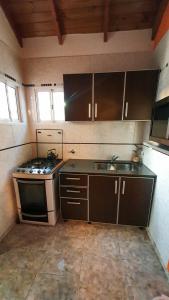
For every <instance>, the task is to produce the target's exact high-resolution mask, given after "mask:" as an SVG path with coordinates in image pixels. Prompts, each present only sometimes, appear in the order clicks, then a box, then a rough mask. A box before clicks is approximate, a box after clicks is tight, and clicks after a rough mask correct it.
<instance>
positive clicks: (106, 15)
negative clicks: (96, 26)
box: [103, 0, 110, 42]
mask: <svg viewBox="0 0 169 300" xmlns="http://www.w3.org/2000/svg"><path fill="white" fill-rule="evenodd" d="M109 5H110V0H104V24H103V26H104V42H107V41H108V30H109V15H110V14H109Z"/></svg>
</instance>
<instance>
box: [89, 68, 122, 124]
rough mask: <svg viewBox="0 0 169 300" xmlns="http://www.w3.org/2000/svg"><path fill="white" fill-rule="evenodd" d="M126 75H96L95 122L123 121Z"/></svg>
mask: <svg viewBox="0 0 169 300" xmlns="http://www.w3.org/2000/svg"><path fill="white" fill-rule="evenodd" d="M124 77H125V73H124V72H123V73H120V72H115V73H98V74H94V120H95V121H112V120H121V119H122V107H123V94H124Z"/></svg>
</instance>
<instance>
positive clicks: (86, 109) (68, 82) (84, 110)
mask: <svg viewBox="0 0 169 300" xmlns="http://www.w3.org/2000/svg"><path fill="white" fill-rule="evenodd" d="M63 80H64V98H65V121H90V120H91V119H92V111H91V109H92V74H68V75H64V76H63Z"/></svg>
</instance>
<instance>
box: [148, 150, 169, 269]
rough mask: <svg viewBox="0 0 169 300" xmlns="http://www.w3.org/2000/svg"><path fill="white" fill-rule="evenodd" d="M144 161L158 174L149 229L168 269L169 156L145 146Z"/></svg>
mask: <svg viewBox="0 0 169 300" xmlns="http://www.w3.org/2000/svg"><path fill="white" fill-rule="evenodd" d="M143 162H144V164H145V165H146V166H147V167H148V168H149V169H151V170H152V171H153V172H154V173H155V174H156V175H157V182H156V188H155V194H154V201H153V207H152V213H151V219H150V226H149V231H150V234H151V237H152V239H153V241H154V242H155V244H156V247H157V250H158V252H159V254H160V257H161V260H162V262H163V265H164V267H165V269H166V271H167V263H168V260H169V156H168V155H165V154H162V153H160V152H157V151H156V150H153V149H151V148H149V147H144V160H143Z"/></svg>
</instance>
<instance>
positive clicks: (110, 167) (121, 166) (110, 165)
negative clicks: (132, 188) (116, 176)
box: [94, 161, 138, 172]
mask: <svg viewBox="0 0 169 300" xmlns="http://www.w3.org/2000/svg"><path fill="white" fill-rule="evenodd" d="M94 167H95V169H97V170H104V171H126V172H133V171H136V170H137V169H138V166H137V165H136V164H134V163H132V162H117V161H116V162H111V161H103V162H100V161H96V162H94Z"/></svg>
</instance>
